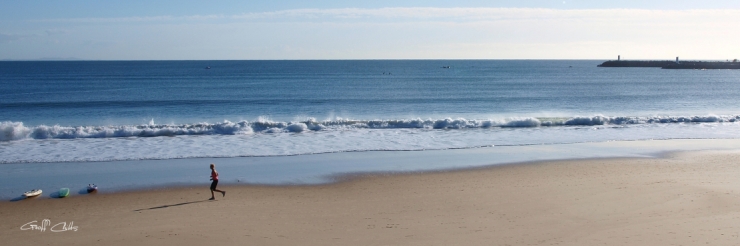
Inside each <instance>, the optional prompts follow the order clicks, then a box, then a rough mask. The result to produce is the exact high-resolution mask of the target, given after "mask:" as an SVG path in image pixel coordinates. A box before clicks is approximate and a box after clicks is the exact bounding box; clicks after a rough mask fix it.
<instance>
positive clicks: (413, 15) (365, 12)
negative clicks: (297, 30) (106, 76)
mask: <svg viewBox="0 0 740 246" xmlns="http://www.w3.org/2000/svg"><path fill="white" fill-rule="evenodd" d="M737 16H740V9H716V10H707V9H701V10H645V9H542V8H422V7H419V8H378V9H361V8H343V9H292V10H281V11H272V12H259V13H245V14H240V15H190V16H169V15H166V16H133V17H116V18H68V19H41V20H34V21H35V22H77V23H85V22H89V23H115V22H162V21H207V20H222V19H231V20H240V19H244V20H264V21H312V20H321V21H331V20H337V21H348V20H362V21H373V20H374V21H401V22H403V21H452V22H471V21H506V20H563V19H576V20H583V21H588V20H590V21H630V22H633V21H645V20H663V21H665V20H681V19H690V20H692V21H706V20H709V21H711V20H717V19H723V20H735V19H736V18H737Z"/></svg>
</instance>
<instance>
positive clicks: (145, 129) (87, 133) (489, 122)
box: [0, 115, 740, 141]
mask: <svg viewBox="0 0 740 246" xmlns="http://www.w3.org/2000/svg"><path fill="white" fill-rule="evenodd" d="M739 121H740V116H738V115H725V116H718V115H706V116H675V117H674V116H651V117H624V116H617V117H609V116H602V115H596V116H590V117H570V118H565V117H564V118H535V117H523V118H507V119H502V120H495V119H483V120H469V119H464V118H456V119H453V118H445V119H391V120H352V119H333V120H324V121H317V120H316V119H313V118H308V119H306V120H304V121H299V122H281V121H271V120H269V119H267V118H264V117H260V118H259V119H258V120H257V121H253V122H250V121H240V122H230V121H224V122H220V123H197V124H181V125H176V124H154V119H152V120H151V121H150V122H149V124H144V125H122V126H59V125H54V126H46V125H40V126H35V127H27V126H25V125H24V124H23V122H9V121H6V122H2V123H0V133H2V134H0V141H13V140H21V139H77V138H121V137H160V136H182V135H244V134H254V133H265V134H271V133H301V132H306V131H336V130H341V131H345V130H352V129H481V128H497V127H498V128H531V127H558V126H598V125H636V124H670V123H721V122H739Z"/></svg>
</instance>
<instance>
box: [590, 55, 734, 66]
mask: <svg viewBox="0 0 740 246" xmlns="http://www.w3.org/2000/svg"><path fill="white" fill-rule="evenodd" d="M597 67H659V68H663V69H740V62H738V60H737V59H734V60H732V61H724V62H723V61H680V60H679V59H678V57H676V60H675V61H671V60H663V61H659V60H652V61H651V60H647V61H645V60H643V61H640V60H632V61H630V60H622V57H621V56H617V60H611V61H605V62H604V63H601V64H599V65H597Z"/></svg>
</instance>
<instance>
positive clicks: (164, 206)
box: [134, 200, 210, 212]
mask: <svg viewBox="0 0 740 246" xmlns="http://www.w3.org/2000/svg"><path fill="white" fill-rule="evenodd" d="M209 201H210V200H200V201H192V202H183V203H176V204H167V205H162V206H158V207H151V208H142V209H137V210H134V212H138V211H143V210H154V209H160V208H169V207H177V206H182V205H188V204H193V203H199V202H209Z"/></svg>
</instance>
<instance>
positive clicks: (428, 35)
mask: <svg viewBox="0 0 740 246" xmlns="http://www.w3.org/2000/svg"><path fill="white" fill-rule="evenodd" d="M737 16H740V10H738V9H726V10H722V9H720V10H704V9H702V10H645V9H575V10H574V9H538V8H377V9H358V8H344V9H293V10H282V11H272V12H259V13H245V14H238V15H190V16H151V17H146V16H144V17H120V18H73V19H46V20H34V21H32V22H29V23H27V24H28V25H29V26H25V27H17V28H16V29H18V30H17V31H16V32H15V33H36V34H37V35H39V36H40V35H41V34H46V35H43V36H45V37H39V38H35V39H30V38H27V39H23V37H21V36H18V35H11V34H8V33H9V31H6V32H5V34H0V42H4V43H6V44H12V45H5V48H4V49H3V47H0V49H3V50H0V51H2V52H5V53H6V54H14V55H15V57H29V56H30V57H39V55H38V54H47V53H48V54H50V55H51V54H55V53H60V54H57V56H64V57H66V56H76V57H84V58H88V59H384V58H391V59H396V58H398V59H408V58H410V59H415V58H419V59H436V58H455V59H466V58H480V59H537V58H547V59H563V58H566V59H588V58H603V57H612V56H615V55H616V54H621V55H623V56H628V57H635V58H637V57H638V56H639V57H640V58H665V57H675V56H676V55H681V56H682V57H687V58H689V57H692V58H696V59H701V58H719V59H724V58H730V57H726V56H733V57H734V56H737V55H736V54H737V53H740V47H738V46H737V45H735V41H736V40H738V39H740V32H735V31H733V30H740V22H738V21H736V17H737ZM14 28H15V27H14ZM53 34H64V35H53ZM52 38H53V39H55V40H54V43H53V44H52V43H51V39H52ZM57 41H58V44H57V43H56V42H57ZM43 42H46V43H43ZM90 43H98V44H109V45H97V46H95V45H89V44H90ZM2 52H0V53H2ZM37 53H38V54H37ZM15 57H14V58H15Z"/></svg>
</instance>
